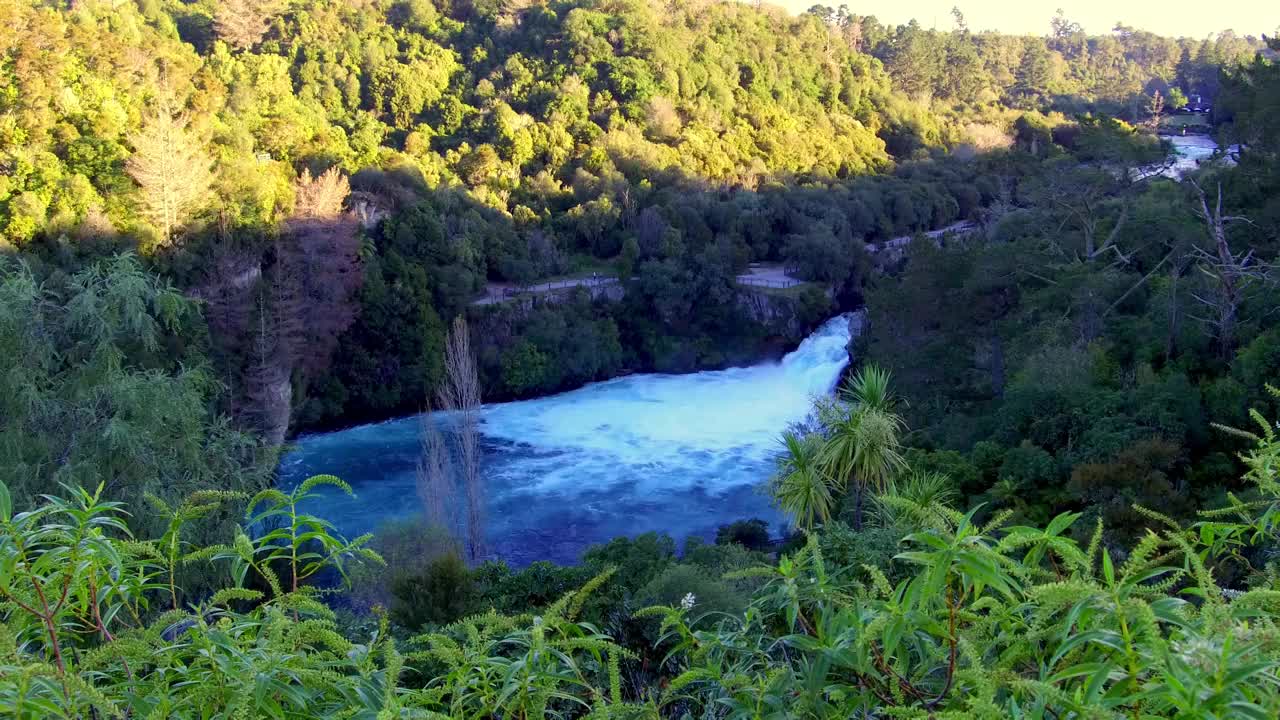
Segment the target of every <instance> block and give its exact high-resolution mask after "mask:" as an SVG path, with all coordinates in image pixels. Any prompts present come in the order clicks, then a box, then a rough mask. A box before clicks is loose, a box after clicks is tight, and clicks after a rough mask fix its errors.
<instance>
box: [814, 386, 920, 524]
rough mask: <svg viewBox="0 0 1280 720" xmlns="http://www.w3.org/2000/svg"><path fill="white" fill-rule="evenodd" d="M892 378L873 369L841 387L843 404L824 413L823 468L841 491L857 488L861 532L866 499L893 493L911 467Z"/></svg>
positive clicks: (825, 407)
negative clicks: (892, 487)
mask: <svg viewBox="0 0 1280 720" xmlns="http://www.w3.org/2000/svg"><path fill="white" fill-rule="evenodd" d="M889 379H890V375H889V373H888V372H887V371H885V370H882V369H880V368H879V367H876V366H875V365H867V366H865V367H863V368H861V369H859V370H858V372H857V373H855V374H854V375H853V377H852V378H850V379H849V380H848V381H847V382H846V383H845V384H844V385H843V386H842V387H841V388H840V392H839V397H838V399H837V400H835V401H832V402H827V403H825V404H823V405H822V406H821V407H820V409H819V417H820V418H821V420H822V423H823V425H824V427H825V428H826V433H827V437H826V442H825V443H824V444H823V447H822V449H821V451H820V453H819V457H818V463H819V465H820V467H821V468H822V472H823V475H824V476H826V477H829V478H831V479H832V481H833V482H835V483H836V486H837V487H838V488H839V489H841V490H844V489H846V488H849V487H850V485H852V489H853V527H854V529H855V530H860V529H862V512H863V507H862V506H863V500H864V495H865V494H866V493H867V492H868V491H871V492H882V491H884V490H886V489H888V487H889V484H890V482H891V481H892V480H893V478H894V477H896V476H897V474H898V473H899V472H901V471H902V469H903V468H904V467H905V462H904V461H903V459H902V455H901V447H902V445H901V439H900V435H901V432H902V430H903V421H902V418H901V416H899V415H898V414H897V413H896V411H895V406H896V401H895V400H894V397H893V395H892V394H891V393H890V390H889Z"/></svg>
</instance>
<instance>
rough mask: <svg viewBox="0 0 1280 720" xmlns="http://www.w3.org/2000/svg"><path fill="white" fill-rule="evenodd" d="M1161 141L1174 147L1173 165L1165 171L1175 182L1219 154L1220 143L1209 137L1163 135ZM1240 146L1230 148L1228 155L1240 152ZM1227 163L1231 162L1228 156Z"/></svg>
mask: <svg viewBox="0 0 1280 720" xmlns="http://www.w3.org/2000/svg"><path fill="white" fill-rule="evenodd" d="M1160 139H1161V140H1168V141H1169V142H1170V143H1171V144H1172V145H1173V153H1174V161H1173V165H1172V166H1171V167H1169V168H1168V169H1167V170H1165V172H1164V175H1165V176H1167V177H1171V178H1173V179H1175V180H1177V179H1180V178H1181V177H1182V176H1183V175H1186V174H1187V173H1189V172H1192V171H1194V170H1195V169H1196V168H1198V167H1200V163H1202V162H1204V161H1206V160H1209V159H1210V158H1212V157H1213V155H1214V153H1216V152H1218V142H1217V141H1216V140H1214V139H1213V137H1211V136H1209V135H1161V136H1160ZM1238 149H1239V148H1238V146H1234V145H1233V146H1232V147H1230V148H1228V149H1227V150H1228V153H1230V152H1231V151H1234V150H1238ZM1227 162H1230V157H1229V156H1228V158H1227Z"/></svg>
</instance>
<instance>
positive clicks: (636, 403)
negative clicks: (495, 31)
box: [280, 315, 861, 566]
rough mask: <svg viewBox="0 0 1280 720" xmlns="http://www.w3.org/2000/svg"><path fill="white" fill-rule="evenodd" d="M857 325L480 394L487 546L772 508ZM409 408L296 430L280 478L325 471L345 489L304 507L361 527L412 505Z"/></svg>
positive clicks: (771, 514) (838, 323)
mask: <svg viewBox="0 0 1280 720" xmlns="http://www.w3.org/2000/svg"><path fill="white" fill-rule="evenodd" d="M860 330H861V319H860V316H857V315H844V316H839V317H837V318H833V319H832V320H830V321H828V322H827V323H825V324H824V325H823V326H822V327H821V328H820V329H819V330H818V331H817V332H815V333H814V334H813V335H811V336H810V337H809V338H806V339H805V341H804V342H802V343H801V344H800V347H798V348H797V349H796V350H795V351H793V352H791V353H789V354H787V355H786V356H785V357H784V358H783V359H781V360H780V361H777V362H766V363H760V364H757V365H753V366H751V367H744V368H731V369H726V370H717V371H705V372H699V373H692V374H687V375H632V376H628V377H623V378H617V379H614V380H609V381H606V382H601V383H593V384H591V385H587V386H585V387H583V388H580V389H578V390H574V391H571V392H567V393H561V394H558V395H554V396H551V397H546V398H539V399H536V400H527V401H521V402H513V403H503V404H497V405H489V406H486V407H485V408H484V410H483V412H482V419H481V435H482V438H481V444H482V448H483V452H484V459H485V467H484V475H485V478H486V489H487V492H486V501H487V502H486V510H487V517H488V521H487V522H486V532H487V536H488V541H489V542H488V544H489V547H490V548H491V550H492V556H493V557H494V558H498V559H503V560H506V561H507V562H509V563H511V564H512V565H517V566H521V565H525V564H528V563H530V562H533V561H535V560H553V561H556V562H560V563H572V562H574V561H576V560H577V559H578V556H579V554H580V553H581V551H582V550H583V549H585V548H586V547H588V546H589V545H591V544H593V543H597V542H604V541H607V540H608V539H610V538H612V537H615V536H618V535H637V534H640V533H643V532H650V531H653V532H665V533H668V534H670V535H672V536H673V537H675V538H676V539H677V540H680V539H683V538H684V537H687V536H699V537H703V538H710V537H713V536H714V533H715V530H716V528H717V527H718V526H719V525H721V524H725V523H728V522H732V521H733V520H737V519H741V518H749V517H760V518H762V519H765V520H767V521H769V522H770V525H771V528H773V530H774V532H775V533H776V532H778V530H779V529H780V528H779V525H780V522H781V520H782V518H781V516H780V515H779V514H778V513H777V512H776V511H775V510H774V509H773V507H772V506H771V503H770V500H769V498H768V496H767V495H766V494H765V493H763V492H762V491H761V488H760V486H761V483H763V482H764V481H765V480H766V479H767V478H768V477H769V475H770V474H771V473H772V469H773V458H774V456H775V453H776V448H777V438H778V436H779V434H780V433H781V432H782V431H783V430H785V429H786V428H787V426H789V425H791V424H793V423H796V422H800V421H803V420H804V419H805V417H806V416H807V415H808V413H809V411H810V409H811V406H812V398H813V397H814V396H815V395H819V394H824V393H827V392H830V391H831V390H832V388H834V386H835V384H836V382H837V381H838V380H839V378H840V377H841V374H842V373H843V371H844V369H845V368H846V367H847V366H848V364H849V360H850V358H849V352H848V346H849V344H850V341H851V339H852V338H853V337H854V336H855V335H856V334H857V333H858V332H860ZM419 454H420V449H419V442H418V419H417V417H416V416H411V417H406V418H400V419H397V420H391V421H387V422H382V423H376V424H370V425H363V426H359V427H356V428H351V429H349V430H344V431H341V432H336V433H325V434H317V435H309V436H303V437H301V438H299V439H298V441H297V443H296V445H295V449H294V450H293V452H291V453H290V454H289V455H287V456H286V457H285V458H284V459H283V461H282V463H281V467H280V482H281V483H282V484H284V485H286V486H287V485H289V484H292V483H294V482H297V481H299V480H301V479H302V478H305V477H307V476H309V475H311V474H314V473H319V472H326V473H332V474H335V475H338V476H339V477H342V478H343V479H344V480H346V481H347V482H349V483H351V484H352V486H353V487H354V488H355V490H356V497H355V498H347V497H345V496H341V495H337V494H331V495H326V496H325V497H324V499H323V500H322V501H321V502H320V503H319V504H320V505H321V507H315V508H311V509H312V510H314V511H317V512H320V513H322V514H323V515H324V516H326V517H329V518H332V519H334V521H335V522H336V524H337V526H338V528H339V530H341V531H342V532H343V533H345V534H348V535H357V534H360V533H363V532H370V531H373V530H375V529H376V528H377V527H378V526H379V525H380V524H381V523H383V522H386V521H389V520H394V519H397V518H404V517H408V516H412V515H415V514H419V513H420V512H421V508H420V507H419V504H420V503H419V501H418V499H417V492H416V482H415V472H414V471H415V467H416V463H417V459H418V457H419Z"/></svg>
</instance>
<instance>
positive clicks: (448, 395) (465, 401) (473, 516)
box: [438, 316, 485, 562]
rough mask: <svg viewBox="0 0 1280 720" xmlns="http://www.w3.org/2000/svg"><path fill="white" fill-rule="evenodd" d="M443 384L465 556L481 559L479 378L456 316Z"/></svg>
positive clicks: (448, 340)
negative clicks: (462, 518) (450, 424)
mask: <svg viewBox="0 0 1280 720" xmlns="http://www.w3.org/2000/svg"><path fill="white" fill-rule="evenodd" d="M444 364H445V373H444V382H443V384H442V385H441V387H440V391H439V393H438V394H439V398H438V399H439V404H440V406H441V407H443V408H444V409H446V410H448V411H449V412H450V413H452V414H453V420H454V436H453V439H454V445H455V453H454V454H455V457H456V458H457V463H458V468H457V469H458V475H459V480H460V483H459V484H460V485H461V486H462V493H463V501H464V504H465V507H466V518H467V527H466V530H467V553H468V556H469V557H470V559H471V561H472V562H478V561H479V560H480V558H482V557H483V556H484V553H485V548H484V500H485V498H484V485H483V482H484V481H483V478H482V476H481V474H480V427H479V422H480V403H481V400H480V375H479V373H478V372H477V370H476V359H475V355H474V354H473V353H472V351H471V334H470V331H469V330H468V329H467V321H466V319H464V318H463V317H462V316H458V317H457V318H456V319H454V321H453V328H452V329H451V330H450V331H449V336H448V337H447V338H446V339H445V363H444Z"/></svg>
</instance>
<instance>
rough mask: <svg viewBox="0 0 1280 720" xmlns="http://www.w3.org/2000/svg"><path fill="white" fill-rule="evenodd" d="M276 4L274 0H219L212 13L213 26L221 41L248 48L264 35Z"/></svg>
mask: <svg viewBox="0 0 1280 720" xmlns="http://www.w3.org/2000/svg"><path fill="white" fill-rule="evenodd" d="M277 5H278V3H277V2H276V0H221V1H220V2H219V3H217V5H216V9H215V10H214V13H213V28H214V30H216V31H217V33H218V38H219V39H221V40H222V41H224V42H226V43H227V44H229V45H231V46H232V47H234V48H236V49H237V50H249V49H251V48H252V47H253V46H254V45H257V44H258V43H259V42H261V41H262V36H263V35H266V33H267V27H268V26H269V25H270V24H271V19H272V16H273V15H274V14H275V13H276V12H277Z"/></svg>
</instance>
